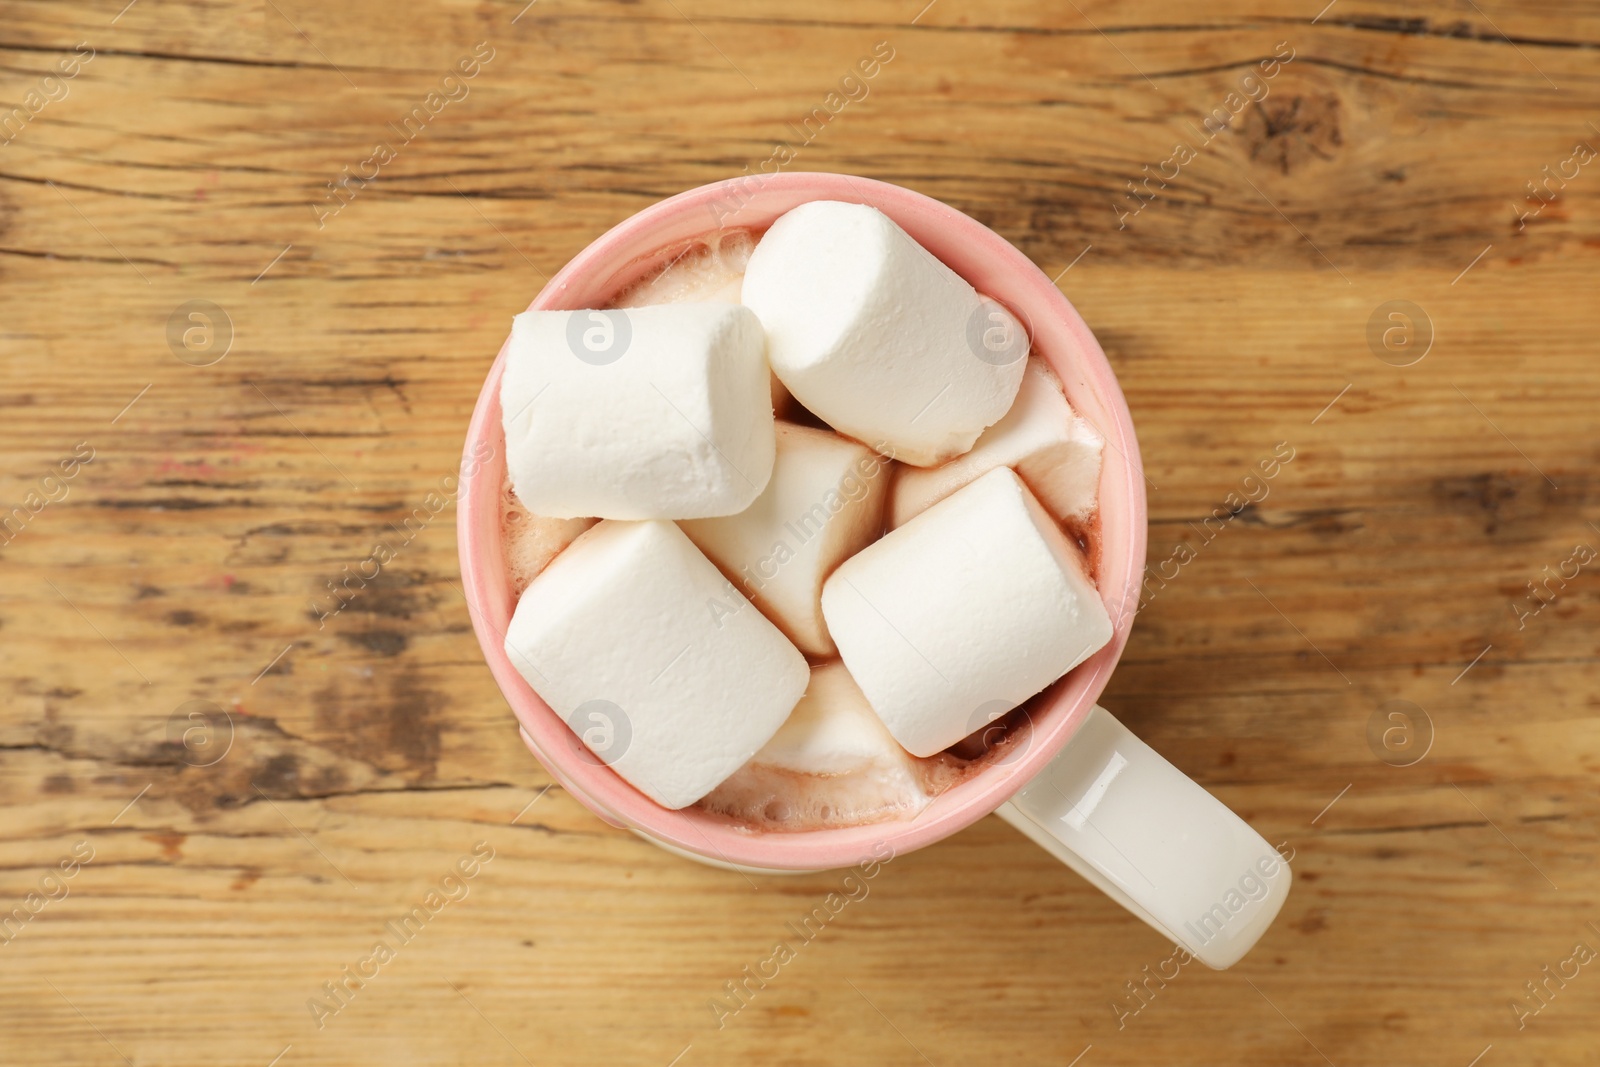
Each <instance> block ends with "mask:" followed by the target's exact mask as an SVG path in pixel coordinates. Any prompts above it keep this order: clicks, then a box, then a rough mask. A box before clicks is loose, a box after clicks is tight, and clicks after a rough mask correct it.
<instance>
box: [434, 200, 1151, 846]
mask: <svg viewBox="0 0 1600 1067" xmlns="http://www.w3.org/2000/svg"><path fill="white" fill-rule="evenodd" d="M811 200H844V201H850V202H852V203H861V204H868V205H871V206H872V207H875V208H877V209H878V210H880V211H882V212H884V213H885V214H886V215H888V216H889V217H890V218H892V219H893V220H894V221H895V222H896V223H898V224H899V225H900V226H901V227H902V228H903V229H904V230H905V231H906V232H907V233H909V234H910V235H911V236H912V237H913V238H915V239H916V240H917V241H918V242H919V243H921V244H922V246H923V247H924V248H926V249H928V251H929V252H931V253H932V254H933V255H934V256H935V257H937V258H938V259H939V260H941V261H942V262H944V263H945V264H947V265H948V266H949V267H950V268H951V269H953V270H954V271H955V272H956V273H957V274H959V275H961V276H962V277H963V278H965V279H966V280H967V281H968V282H969V283H971V284H972V286H973V287H974V288H976V289H977V290H978V291H979V292H981V293H983V294H985V295H987V296H991V297H993V298H995V299H997V300H999V301H1000V302H1001V303H1003V304H1005V305H1006V306H1007V307H1008V308H1010V309H1011V310H1012V311H1013V312H1014V313H1016V314H1017V315H1018V316H1019V317H1020V318H1021V319H1022V320H1023V321H1024V322H1025V323H1026V324H1027V325H1028V327H1029V330H1030V332H1031V334H1032V339H1033V351H1034V353H1035V354H1036V355H1039V356H1041V357H1042V358H1044V359H1045V360H1047V361H1048V362H1049V364H1050V366H1051V367H1052V368H1053V369H1054V370H1055V372H1056V374H1057V376H1058V377H1059V378H1060V379H1061V383H1062V385H1063V387H1064V388H1065V390H1066V393H1067V398H1068V400H1069V401H1070V402H1071V404H1072V406H1073V408H1074V409H1075V410H1077V411H1078V412H1079V413H1080V414H1081V415H1083V416H1084V417H1085V418H1087V419H1088V420H1089V421H1090V422H1091V423H1092V424H1093V425H1094V426H1095V427H1096V428H1097V429H1098V430H1099V431H1100V433H1101V435H1102V436H1103V437H1104V438H1105V440H1106V448H1105V451H1104V457H1103V461H1102V468H1101V474H1100V496H1099V518H1098V523H1097V529H1096V534H1095V536H1094V537H1093V538H1092V539H1091V540H1090V543H1089V551H1090V552H1091V559H1092V562H1093V564H1094V570H1095V574H1096V577H1097V580H1098V582H1099V588H1100V595H1101V597H1102V599H1103V600H1104V601H1105V606H1106V610H1107V612H1109V613H1110V615H1111V619H1112V621H1113V624H1114V632H1113V636H1112V638H1111V641H1110V642H1109V643H1108V644H1107V645H1106V646H1105V647H1104V648H1102V649H1101V650H1100V651H1099V652H1097V653H1096V654H1095V655H1094V656H1092V657H1090V658H1089V659H1088V660H1086V661H1084V662H1083V663H1081V664H1079V665H1078V666H1077V667H1076V668H1074V669H1073V670H1072V671H1070V672H1069V673H1068V674H1067V675H1066V676H1065V677H1063V678H1062V679H1061V680H1059V681H1057V682H1056V683H1054V684H1053V685H1052V686H1051V687H1050V688H1049V689H1048V690H1046V692H1045V694H1044V695H1043V697H1042V698H1037V699H1036V700H1035V701H1033V702H1032V703H1031V704H1030V707H1031V708H1032V710H1031V712H1030V719H1031V731H1030V735H1029V737H1028V738H1027V739H1026V749H1025V750H1022V751H1018V752H1014V753H1013V754H1011V755H1010V756H1008V758H1007V759H1006V760H1005V761H1004V762H1003V763H996V764H994V765H992V766H988V767H984V768H982V769H980V770H978V771H977V772H976V773H974V774H972V775H970V776H968V777H967V778H965V779H964V780H962V781H961V782H959V783H958V784H956V785H955V786H953V787H951V788H950V789H949V790H947V791H946V792H944V793H942V794H940V795H939V796H938V797H935V798H934V799H933V801H932V802H931V803H930V804H929V805H928V806H927V808H925V809H924V810H923V811H922V813H921V814H920V815H918V816H917V817H916V818H914V819H910V820H897V821H889V822H881V823H874V824H870V825H865V826H854V827H844V828H837V829H827V830H810V831H797V832H757V831H753V830H749V829H746V828H744V827H742V826H739V825H736V824H734V823H733V822H731V821H730V820H728V819H725V818H723V817H721V816H717V815H712V814H708V813H705V812H702V811H699V810H698V809H694V808H688V809H684V810H683V811H676V812H674V811H668V810H666V809H664V808H662V807H660V806H659V805H657V804H656V803H655V802H653V801H651V800H650V799H649V798H648V797H646V796H645V795H644V794H642V793H640V792H639V791H638V790H636V789H634V788H633V787H632V786H631V785H629V784H628V783H627V782H625V781H623V779H622V778H620V777H619V776H618V775H617V774H616V773H615V772H614V771H612V770H611V769H610V768H609V767H606V766H604V765H600V764H597V763H595V762H594V761H593V760H582V759H579V758H576V756H575V754H574V750H573V747H572V745H571V737H572V735H571V732H570V731H569V729H568V727H567V725H566V724H565V723H564V722H562V721H561V718H560V717H559V716H558V715H556V714H555V712H553V711H552V710H551V709H550V707H549V705H547V704H546V703H545V702H544V701H543V700H541V699H540V698H539V695H538V694H537V693H535V692H534V691H533V689H532V688H530V687H529V685H528V683H527V682H526V681H524V680H523V678H522V676H521V675H520V674H518V673H517V671H516V669H515V667H513V666H512V664H511V661H510V660H509V658H508V657H507V656H506V654H505V650H504V642H505V633H506V628H507V626H508V625H509V624H510V620H511V614H512V611H513V609H514V607H515V602H514V600H513V597H512V594H511V588H510V585H509V582H508V581H507V575H506V565H505V553H504V548H503V545H502V543H501V514H500V493H501V485H502V483H503V481H504V478H505V439H504V434H503V433H502V430H501V426H500V379H501V375H502V373H503V372H504V369H505V359H506V349H505V346H502V347H501V350H500V354H499V356H498V357H497V358H496V359H495V362H494V365H493V366H492V367H491V368H490V370H489V375H488V378H487V380H486V381H485V382H484V385H483V390H482V392H481V393H480V394H479V396H478V403H477V406H476V408H475V409H474V411H473V414H472V421H471V424H470V426H469V428H468V431H467V440H466V447H465V450H464V455H465V456H467V457H473V456H479V457H481V456H483V455H484V454H485V448H487V451H488V452H489V453H490V454H489V456H488V458H487V459H485V460H482V461H481V462H479V463H478V464H477V470H476V471H475V473H472V474H471V475H470V476H468V475H466V473H465V471H466V470H471V464H468V465H466V466H465V467H464V474H463V478H462V480H461V490H460V494H459V496H458V498H457V501H458V504H457V506H458V514H457V532H458V543H459V545H460V553H461V573H462V578H463V582H464V587H463V588H464V590H465V593H466V597H467V601H468V605H469V607H470V608H471V615H472V623H473V627H474V629H475V630H476V632H477V635H478V641H479V643H480V644H481V645H482V647H483V653H484V657H485V659H487V660H488V663H489V668H490V670H491V671H492V672H493V674H494V677H495V680H496V682H497V683H498V684H499V686H500V690H501V692H502V693H504V694H505V697H506V700H507V702H508V703H510V705H511V709H512V712H513V713H514V714H515V715H516V717H517V721H518V722H519V724H520V725H521V732H522V736H523V739H524V741H525V742H526V743H527V745H528V747H529V748H530V749H531V750H532V751H533V753H534V755H535V756H537V757H538V759H539V761H540V762H541V763H542V764H543V765H544V766H545V768H546V769H547V770H549V772H550V773H551V775H552V776H554V777H555V779H556V780H557V781H558V782H560V783H561V785H562V786H563V787H564V788H566V789H567V790H568V791H569V792H570V793H571V794H572V795H573V796H574V797H576V798H577V799H578V800H579V801H580V802H582V803H583V804H584V805H585V806H587V807H588V808H590V809H591V810H592V811H594V812H595V814H596V815H599V816H600V817H601V818H602V819H604V820H606V821H607V822H609V823H611V824H612V825H615V826H620V827H626V828H629V829H632V830H636V831H638V832H640V833H643V834H645V835H647V836H648V837H651V838H653V839H655V840H656V841H658V842H661V843H663V844H666V845H668V846H670V847H673V848H675V849H678V850H682V851H686V852H689V853H692V854H694V855H696V856H700V857H703V858H705V859H707V860H710V861H713V862H721V863H725V864H734V865H739V866H746V867H757V868H763V869H768V870H821V869H829V868H836V867H846V866H850V865H851V864H855V863H858V862H860V861H861V860H862V858H863V857H865V856H869V855H872V854H874V853H873V850H874V849H875V848H879V849H881V848H882V847H883V845H885V844H887V845H888V846H889V847H891V848H893V849H894V854H896V855H898V854H902V853H904V852H907V851H910V850H912V849H916V848H920V847H922V846H923V845H927V844H931V843H932V842H934V841H937V840H939V839H941V838H943V837H946V836H948V835H950V834H952V833H955V832H956V831H958V830H960V829H963V828H964V827H966V826H968V825H970V824H972V823H973V822H975V821H977V820H978V819H980V818H982V817H983V816H985V815H987V814H989V813H990V812H992V811H993V810H994V809H995V808H997V807H999V806H1000V804H1002V803H1003V802H1005V801H1006V800H1007V799H1009V798H1010V797H1011V795H1012V794H1013V793H1015V792H1016V791H1017V790H1018V789H1020V788H1021V787H1022V786H1023V785H1024V784H1026V783H1027V781H1028V780H1029V779H1030V778H1032V777H1033V776H1034V774H1036V773H1037V772H1038V771H1039V769H1040V768H1042V767H1043V766H1044V765H1045V764H1046V763H1047V762H1048V761H1049V760H1050V759H1051V758H1053V757H1054V756H1055V754H1056V753H1057V752H1059V751H1060V750H1061V748H1062V746H1064V745H1065V744H1066V743H1067V741H1068V740H1069V739H1070V738H1071V737H1072V735H1073V733H1074V732H1076V730H1077V728H1078V727H1079V726H1080V725H1081V724H1082V722H1083V721H1084V719H1085V718H1086V717H1087V716H1088V713H1089V709H1090V708H1091V707H1092V706H1093V705H1094V702H1095V700H1096V699H1097V698H1098V697H1099V695H1100V693H1101V691H1102V690H1103V689H1104V688H1105V685H1106V682H1107V681H1108V680H1109V679H1110V675H1111V671H1112V668H1113V667H1114V666H1115V665H1116V662H1117V660H1118V658H1119V657H1120V656H1121V654H1122V649H1123V646H1124V645H1125V644H1126V643H1127V639H1128V632H1129V630H1130V628H1131V626H1132V624H1133V616H1134V612H1135V609H1136V607H1137V605H1138V601H1139V581H1140V575H1141V574H1142V572H1143V570H1144V560H1145V521H1146V510H1145V509H1146V504H1145V493H1144V475H1143V467H1142V464H1141V462H1140V458H1139V446H1138V442H1137V441H1136V440H1135V437H1134V430H1133V420H1132V417H1131V416H1130V415H1129V412H1128V407H1127V402H1126V400H1125V399H1124V398H1123V395H1122V391H1121V389H1120V388H1119V387H1118V385H1117V382H1116V377H1115V376H1114V375H1113V374H1112V371H1111V366H1110V364H1109V363H1108V362H1107V361H1106V357H1105V353H1104V352H1103V351H1101V348H1100V345H1099V343H1098V342H1097V341H1096V340H1095V338H1094V335H1093V334H1092V333H1090V332H1089V328H1088V327H1087V326H1086V325H1085V324H1084V321H1083V319H1082V318H1081V317H1080V316H1079V315H1078V313H1077V311H1076V310H1074V309H1073V307H1072V305H1071V303H1070V302H1068V300H1067V298H1066V297H1065V296H1063V295H1062V293H1061V291H1060V290H1059V289H1057V288H1056V286H1055V285H1054V284H1053V283H1052V282H1051V280H1050V279H1049V278H1048V277H1047V276H1046V275H1045V274H1044V273H1043V272H1041V271H1040V270H1039V268H1038V267H1036V266H1035V265H1034V264H1033V263H1032V262H1031V261H1029V260H1028V258H1027V257H1026V256H1024V255H1023V254H1022V253H1021V252H1020V251H1018V250H1017V249H1016V248H1015V247H1013V246H1012V245H1011V244H1010V243H1009V242H1007V241H1006V240H1005V239H1004V238H1003V237H1001V236H1000V235H999V234H997V233H995V232H994V231H993V230H990V229H989V228H987V227H986V226H984V225H982V224H981V223H979V222H977V221H975V220H974V219H972V218H969V217H968V216H966V215H964V214H962V213H961V212H959V211H956V210H955V209H954V208H951V207H949V206H947V205H945V204H942V203H940V202H938V201H936V200H933V199H930V198H928V197H925V196H923V195H921V194H920V193H915V192H912V191H911V190H909V189H904V188H901V187H899V186H896V185H889V184H887V183H884V182H878V181H873V180H871V179H867V178H858V177H853V176H850V175H842V174H821V173H782V174H775V175H759V176H756V175H751V176H747V177H743V178H734V179H731V180H728V181H723V182H717V183H714V184H712V185H705V186H701V187H699V188H697V189H691V190H689V191H688V192H685V193H682V194H679V195H678V196H675V197H672V198H670V199H668V200H664V201H662V202H660V203H658V204H655V205H653V206H651V207H649V208H646V209H645V210H643V211H641V212H639V213H638V214H636V215H634V216H632V217H631V218H628V219H626V220H624V221H623V222H621V223H619V224H618V225H617V226H615V227H614V228H612V229H611V230H610V231H609V232H607V233H606V234H604V235H603V236H601V237H600V238H599V239H597V240H596V241H595V242H594V243H593V244H591V245H589V247H587V248H585V249H584V250H583V251H582V252H580V253H579V254H578V255H577V256H576V257H574V258H573V260H572V261H571V262H570V263H568V264H567V266H566V267H564V268H563V269H562V270H561V271H560V273H558V274H557V275H556V276H555V277H554V278H552V279H551V280H550V281H549V283H548V284H546V285H545V287H544V288H543V290H541V291H540V293H539V295H538V296H537V297H536V298H535V299H534V301H533V303H532V304H531V305H529V310H569V309H580V308H599V307H605V306H606V305H607V304H608V303H609V302H610V301H611V300H612V299H614V298H615V297H616V296H617V295H618V294H619V293H620V292H621V291H622V290H623V289H625V288H626V287H627V286H629V285H631V284H633V283H634V282H636V281H639V280H640V279H642V278H644V277H647V276H648V275H650V274H651V273H653V272H654V271H656V270H658V269H660V268H661V267H662V266H663V265H665V263H667V262H668V261H669V260H670V259H671V258H672V257H673V256H676V255H677V254H678V253H679V252H681V251H682V249H683V247H684V245H685V243H686V242H689V241H691V240H693V239H695V238H699V237H703V236H704V235H706V234H708V233H710V232H713V231H715V230H718V229H722V228H734V227H739V228H747V229H751V230H755V231H758V232H759V231H763V230H765V229H766V228H767V227H768V226H770V225H771V224H772V222H773V221H774V220H776V219H777V218H778V217H779V216H780V215H782V214H784V213H785V212H787V211H789V210H790V209H791V208H794V207H796V206H798V205H800V204H802V203H806V202H807V201H811ZM1021 747H1022V746H1021V745H1020V744H1019V745H1018V748H1019V749H1021Z"/></svg>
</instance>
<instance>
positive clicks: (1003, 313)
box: [967, 296, 1033, 367]
mask: <svg viewBox="0 0 1600 1067" xmlns="http://www.w3.org/2000/svg"><path fill="white" fill-rule="evenodd" d="M1032 326H1033V324H1032V323H1030V322H1027V321H1026V320H1025V319H1023V318H1021V317H1019V316H1018V315H1017V314H1016V313H1015V312H1013V311H1011V310H1010V309H1009V308H1007V307H1006V306H1005V305H1004V304H1002V303H1000V301H998V300H995V299H994V298H992V297H987V296H982V297H979V298H978V306H977V307H975V308H973V309H972V314H971V315H969V316H967V347H968V348H970V349H971V350H972V354H973V355H974V356H977V357H978V358H979V359H980V360H982V361H983V362H985V363H988V364H991V365H993V366H996V367H1007V366H1010V365H1011V364H1013V363H1015V362H1016V361H1017V360H1019V359H1022V358H1024V357H1025V356H1027V354H1028V349H1030V348H1031V347H1033V328H1032Z"/></svg>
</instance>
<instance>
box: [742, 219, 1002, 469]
mask: <svg viewBox="0 0 1600 1067" xmlns="http://www.w3.org/2000/svg"><path fill="white" fill-rule="evenodd" d="M742 298H743V300H744V303H745V305H746V306H748V307H749V308H750V309H751V310H753V311H754V312H755V313H756V314H757V315H759V316H760V318H761V323H762V325H763V326H765V327H766V329H767V355H768V359H769V360H770V361H771V363H772V369H773V370H774V371H775V372H776V373H777V375H778V377H779V378H781V379H782V380H783V384H784V385H786V386H788V387H789V391H790V392H791V393H793V394H794V397H795V399H796V400H798V401H799V402H800V403H801V404H803V405H804V406H805V407H806V408H807V409H808V410H810V411H811V412H813V413H814V414H815V415H817V417H818V418H820V419H822V420H823V421H824V422H826V423H828V424H829V425H830V426H832V427H833V428H834V429H836V430H838V431H839V432H841V433H844V434H848V435H849V436H851V437H854V438H856V439H857V440H860V441H863V442H865V443H867V444H869V445H871V446H872V447H873V448H876V449H878V450H879V451H881V452H884V453H885V454H887V455H892V456H893V457H894V458H896V459H899V460H903V461H905V462H907V463H912V464H915V465H917V466H924V467H925V466H933V465H935V464H938V463H941V462H943V461H944V460H946V459H949V458H950V457H952V456H955V455H959V454H960V453H962V452H965V451H966V450H967V449H968V448H970V447H972V443H973V441H975V440H976V439H977V437H978V435H979V434H980V433H982V432H983V430H984V428H985V427H987V426H989V425H991V424H992V423H994V422H995V421H996V420H998V419H999V418H1000V417H1001V416H1002V415H1004V414H1005V413H1006V409H1007V408H1009V407H1010V406H1011V401H1012V400H1013V399H1014V398H1015V397H1016V395H1017V387H1018V386H1019V385H1020V384H1021V382H1022V372H1023V368H1024V367H1025V366H1026V360H1025V359H1024V357H1025V356H1026V355H1027V350H1028V337H1027V334H1026V332H1025V331H1024V330H1023V329H1022V327H1021V326H1020V324H1018V322H1017V321H1016V319H1015V318H1013V317H1012V315H1011V314H1010V312H1008V311H1006V310H1005V309H1004V308H1002V307H1001V306H1000V305H999V304H998V303H996V302H995V301H993V300H986V299H985V298H983V297H980V296H979V295H978V293H977V292H976V291H975V290H974V289H973V288H972V286H970V285H968V284H967V283H966V282H965V281H963V280H962V279H961V278H960V277H959V276H958V275H957V274H956V273H955V272H954V271H952V270H951V269H950V268H949V267H947V266H945V265H944V264H943V263H940V262H939V261H938V260H937V259H935V258H933V256H932V255H931V254H930V253H929V252H928V251H927V250H926V249H924V248H922V247H921V246H920V245H918V244H917V243H916V242H915V241H913V240H912V239H911V237H910V236H909V235H907V234H906V232H905V231H904V230H902V229H901V228H900V227H899V226H897V225H895V224H894V222H892V221H891V220H890V219H889V218H888V216H886V215H884V214H883V213H882V212H880V211H878V210H877V209H875V208H870V207H866V206H864V205H861V204H845V203H840V202H838V201H831V200H818V201H812V202H811V203H807V204H802V205H800V206H799V207H797V208H795V209H794V210H792V211H790V212H789V213H788V214H786V215H784V216H783V217H781V218H780V219H778V221H777V222H774V223H773V224H772V227H771V229H769V230H767V232H766V234H765V235H764V236H763V237H762V238H761V241H760V243H758V244H757V245H756V248H755V251H754V252H752V253H751V255H750V263H749V266H748V267H747V268H746V271H745V276H744V288H743V290H742Z"/></svg>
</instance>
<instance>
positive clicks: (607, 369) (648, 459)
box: [500, 304, 775, 519]
mask: <svg viewBox="0 0 1600 1067" xmlns="http://www.w3.org/2000/svg"><path fill="white" fill-rule="evenodd" d="M765 344H766V340H765V337H764V336H763V334H762V331H761V323H760V321H759V320H757V319H756V317H755V316H754V315H753V314H751V312H750V311H749V310H748V309H746V308H743V307H740V306H738V305H735V304H668V305H663V306H660V307H642V308H629V309H626V310H624V309H613V310H609V311H527V312H523V313H522V314H521V315H518V316H517V317H516V318H515V319H513V320H512V327H511V344H510V348H509V349H508V351H507V353H506V369H505V378H504V379H503V381H502V384H501V386H500V407H501V413H502V418H501V421H502V425H503V426H504V429H505V435H506V468H507V470H508V472H509V473H510V475H511V483H512V485H513V487H514V488H515V489H516V493H517V496H518V498H519V499H521V501H522V503H523V504H524V505H525V506H526V507H527V508H528V510H529V511H531V512H533V513H534V514H535V515H543V516H545V517H547V518H553V519H571V518H580V517H584V516H598V517H600V518H609V519H689V518H701V517H704V516H708V515H731V514H733V513H734V512H736V511H742V510H744V508H745V507H747V506H748V505H749V503H750V502H751V501H752V500H754V499H755V498H756V497H757V496H758V495H759V494H760V493H761V490H762V489H764V488H765V487H766V484H767V478H768V477H769V476H770V475H771V473H772V457H773V451H774V447H775V442H774V435H773V429H772V421H773V420H772V401H771V394H770V390H769V384H768V383H769V375H768V369H767V363H766V359H765V358H764V352H765Z"/></svg>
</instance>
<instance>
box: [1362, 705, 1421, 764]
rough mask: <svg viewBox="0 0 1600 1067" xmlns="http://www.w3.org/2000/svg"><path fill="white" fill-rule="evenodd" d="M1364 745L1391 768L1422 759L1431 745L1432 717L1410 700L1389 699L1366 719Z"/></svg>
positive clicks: (1414, 762)
mask: <svg viewBox="0 0 1600 1067" xmlns="http://www.w3.org/2000/svg"><path fill="white" fill-rule="evenodd" d="M1367 747H1368V748H1370V749H1371V750H1372V754H1373V755H1374V756H1377V757H1378V758H1379V759H1380V760H1382V761H1383V762H1384V763H1387V764H1388V765H1389V766H1391V767H1410V766H1412V765H1414V764H1417V763H1420V762H1422V759H1423V757H1424V756H1426V755H1427V754H1428V750H1429V749H1431V748H1432V747H1433V720H1432V719H1431V718H1429V717H1428V713H1427V712H1426V711H1424V710H1423V709H1422V708H1421V707H1419V706H1418V705H1416V704H1413V703H1412V702H1411V701H1409V700H1389V701H1385V702H1384V703H1383V704H1381V705H1379V706H1378V707H1377V708H1376V709H1375V710H1374V711H1373V713H1372V715H1371V716H1370V717H1368V719H1367Z"/></svg>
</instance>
